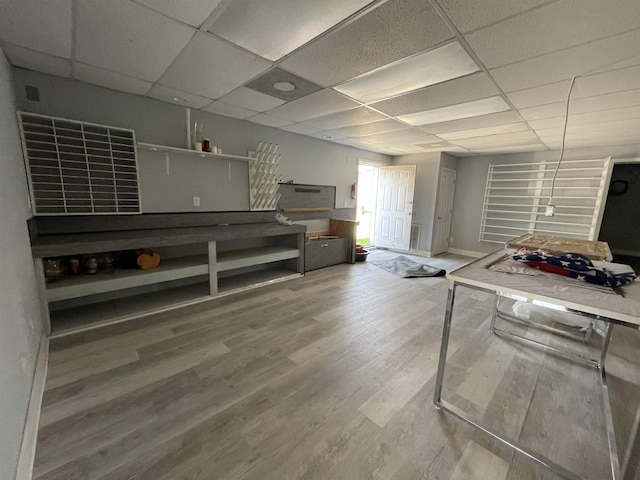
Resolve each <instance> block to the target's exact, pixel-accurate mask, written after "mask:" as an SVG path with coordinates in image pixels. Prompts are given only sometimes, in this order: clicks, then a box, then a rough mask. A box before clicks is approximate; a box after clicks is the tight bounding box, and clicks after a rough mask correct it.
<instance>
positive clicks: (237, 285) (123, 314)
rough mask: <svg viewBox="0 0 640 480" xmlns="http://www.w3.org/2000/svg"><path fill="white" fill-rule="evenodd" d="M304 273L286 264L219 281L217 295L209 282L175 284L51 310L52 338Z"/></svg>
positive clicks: (210, 298)
mask: <svg viewBox="0 0 640 480" xmlns="http://www.w3.org/2000/svg"><path fill="white" fill-rule="evenodd" d="M300 276H301V274H299V273H297V272H294V271H293V270H290V269H288V268H285V267H273V268H269V269H265V270H257V271H253V272H248V273H242V274H238V275H232V276H229V277H225V278H220V279H219V280H218V296H217V297H212V296H211V295H210V294H209V282H208V281H203V282H200V283H194V284H190V285H182V286H175V287H171V288H165V289H162V290H157V291H153V292H148V293H141V294H138V295H134V296H128V297H123V298H116V299H110V300H106V301H101V302H97V303H92V304H90V305H82V306H74V307H71V308H65V309H61V310H56V311H51V312H50V318H51V337H52V338H55V337H59V336H64V335H69V334H71V333H77V332H81V331H84V330H89V329H92V328H96V327H100V326H104V325H109V324H112V323H118V322H121V321H125V320H131V319H134V318H136V317H142V316H146V315H151V314H154V313H158V312H161V311H164V310H167V309H170V308H176V307H181V306H186V305H190V304H193V303H197V302H203V301H208V300H215V299H216V298H218V297H220V296H225V295H229V294H232V293H234V292H241V291H244V290H250V289H253V288H258V287H261V286H264V285H269V284H271V283H278V282H282V281H285V280H289V279H292V278H296V277H300Z"/></svg>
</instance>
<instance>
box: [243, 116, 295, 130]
mask: <svg viewBox="0 0 640 480" xmlns="http://www.w3.org/2000/svg"><path fill="white" fill-rule="evenodd" d="M247 120H249V121H250V122H253V123H259V124H260V125H265V126H267V127H284V126H285V125H289V124H290V123H291V122H290V121H289V120H282V119H281V118H276V117H272V116H271V115H267V114H266V113H259V114H258V115H256V116H254V117H249V118H247Z"/></svg>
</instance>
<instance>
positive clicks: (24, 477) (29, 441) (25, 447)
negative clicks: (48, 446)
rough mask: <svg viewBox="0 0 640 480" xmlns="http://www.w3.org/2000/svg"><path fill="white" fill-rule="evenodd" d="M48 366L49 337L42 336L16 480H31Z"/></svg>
mask: <svg viewBox="0 0 640 480" xmlns="http://www.w3.org/2000/svg"><path fill="white" fill-rule="evenodd" d="M48 364H49V337H47V336H46V335H45V334H43V335H42V338H41V339H40V350H39V351H38V360H37V361H36V368H35V371H34V374H33V386H32V387H31V397H30V398H29V408H28V410H27V419H26V421H25V425H24V432H23V435H22V445H21V446H20V457H19V458H18V469H17V471H16V480H31V478H32V476H33V462H34V460H35V456H36V441H37V439H38V426H39V424H40V410H41V408H42V396H43V394H44V384H45V381H46V379H47V366H48Z"/></svg>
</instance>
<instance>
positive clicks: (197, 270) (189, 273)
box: [46, 255, 209, 302]
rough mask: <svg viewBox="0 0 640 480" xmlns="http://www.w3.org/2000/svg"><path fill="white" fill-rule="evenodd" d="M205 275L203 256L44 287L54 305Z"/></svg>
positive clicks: (98, 274) (73, 278) (204, 259)
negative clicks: (59, 302)
mask: <svg viewBox="0 0 640 480" xmlns="http://www.w3.org/2000/svg"><path fill="white" fill-rule="evenodd" d="M208 273H209V263H208V260H207V256H206V255H197V256H192V257H181V258H169V259H163V260H162V261H161V263H160V266H159V267H158V268H154V269H151V270H137V269H130V270H120V269H116V270H115V271H114V272H113V273H102V272H100V273H97V274H95V275H86V274H85V275H78V276H77V277H67V278H65V279H63V280H60V281H59V282H56V283H50V284H47V288H46V296H47V301H49V302H56V301H60V300H69V299H72V298H79V297H85V296H88V295H96V294H100V293H107V292H114V291H117V290H123V289H126V288H133V287H139V286H142V285H148V284H151V283H160V282H168V281H171V280H179V279H181V278H189V277H195V276H198V275H206V274H208Z"/></svg>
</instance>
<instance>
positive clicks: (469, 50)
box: [429, 0, 541, 141]
mask: <svg viewBox="0 0 640 480" xmlns="http://www.w3.org/2000/svg"><path fill="white" fill-rule="evenodd" d="M429 3H430V4H431V5H432V6H433V8H434V9H435V11H436V12H437V13H438V15H440V17H441V18H442V20H443V21H444V22H445V23H446V24H447V26H448V27H449V28H450V29H451V30H453V31H454V32H455V35H456V37H457V39H458V41H459V42H460V45H462V48H464V50H465V51H466V52H467V54H469V56H470V57H471V58H472V59H473V61H474V62H476V64H478V66H479V67H480V71H482V72H484V73H485V74H486V75H487V77H488V78H489V80H490V81H491V83H493V86H494V87H495V88H496V89H497V90H498V92H499V93H500V95H501V96H502V99H503V100H504V101H505V102H506V103H507V105H509V107H510V108H511V110H513V111H514V112H516V114H517V115H518V117H520V119H521V120H522V122H523V123H524V124H525V125H526V126H527V128H528V129H529V130H530V131H531V132H532V133H533V134H534V135H535V136H536V137H538V134H537V133H536V132H535V130H534V129H533V128H531V125H529V122H528V121H527V120H526V119H525V118H524V117H523V116H522V115H521V114H520V111H519V110H518V109H517V108H516V107H515V105H514V104H513V102H511V100H510V99H509V97H507V95H506V93H505V92H504V91H503V90H502V88H501V87H500V85H498V82H496V80H495V79H494V78H493V75H491V73H490V72H489V70H488V69H487V67H486V66H485V64H484V63H483V62H482V61H481V60H480V58H479V57H478V55H476V52H475V51H474V50H473V49H472V48H471V46H470V45H469V43H468V42H467V39H466V38H464V35H462V33H460V30H458V27H456V25H455V24H454V23H453V21H452V20H451V19H450V18H449V16H448V15H447V14H446V12H445V11H444V9H443V8H442V7H441V6H440V4H438V2H437V1H436V0H429ZM538 140H540V138H538ZM540 141H541V140H540Z"/></svg>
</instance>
